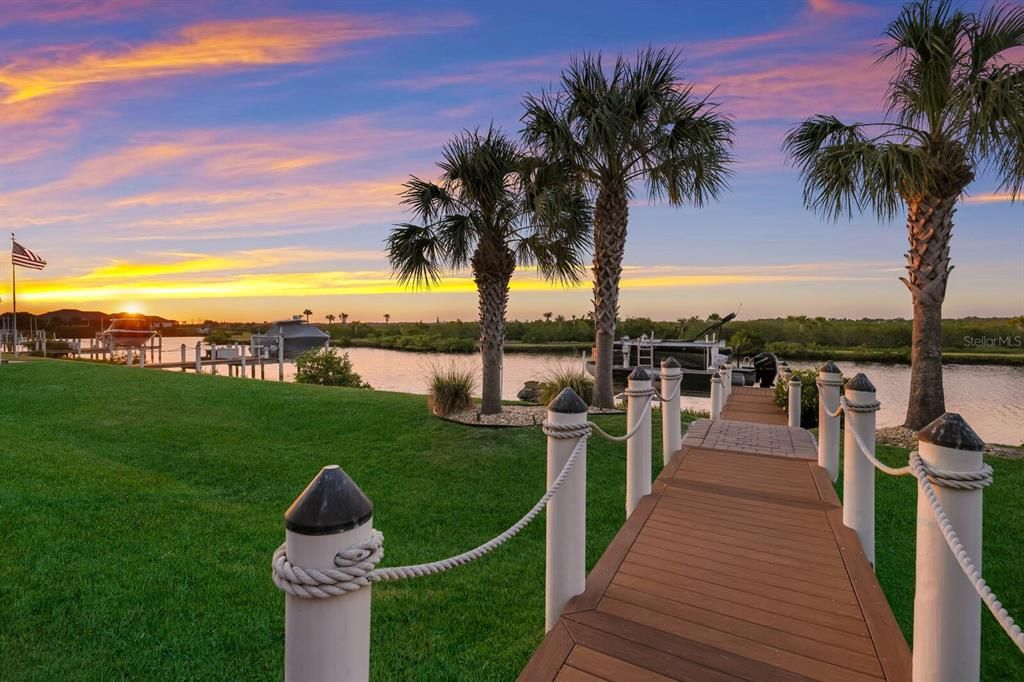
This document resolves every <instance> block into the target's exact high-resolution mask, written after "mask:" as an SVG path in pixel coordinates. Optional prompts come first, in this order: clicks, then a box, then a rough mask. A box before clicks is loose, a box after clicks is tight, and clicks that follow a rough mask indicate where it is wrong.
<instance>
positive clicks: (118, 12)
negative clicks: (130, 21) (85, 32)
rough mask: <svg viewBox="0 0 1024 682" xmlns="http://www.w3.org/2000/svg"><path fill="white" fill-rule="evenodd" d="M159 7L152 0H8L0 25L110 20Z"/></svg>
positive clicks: (6, 0)
mask: <svg viewBox="0 0 1024 682" xmlns="http://www.w3.org/2000/svg"><path fill="white" fill-rule="evenodd" d="M157 7H159V4H158V3H153V2H152V0H22V1H21V2H19V1H18V0H5V2H4V6H3V12H2V13H0V25H4V24H15V23H57V22H62V21H110V20H116V19H123V18H126V17H129V16H133V15H135V14H138V13H139V12H141V11H142V10H145V9H146V8H157Z"/></svg>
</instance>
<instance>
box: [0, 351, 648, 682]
mask: <svg viewBox="0 0 1024 682" xmlns="http://www.w3.org/2000/svg"><path fill="white" fill-rule="evenodd" d="M599 421H600V423H601V424H602V425H603V426H606V427H607V428H609V429H611V430H613V431H615V432H621V431H623V430H624V427H625V418H624V417H622V416H612V417H603V418H601V419H600V420H599ZM654 432H655V433H654V437H655V446H654V447H655V457H654V459H655V460H656V461H657V462H660V460H661V457H660V455H659V454H658V453H659V452H660V440H659V439H658V436H659V432H660V429H657V428H655V429H654ZM0 433H2V434H3V438H2V439H0V478H2V480H3V484H2V485H0V542H2V547H3V553H2V555H0V604H2V607H0V614H2V616H3V617H2V619H0V651H2V652H3V663H2V664H0V668H2V671H3V672H2V674H0V678H3V679H4V680H23V679H32V680H51V679H56V678H60V677H65V678H70V679H95V680H109V679H118V678H130V679H175V680H182V679H202V680H211V679H224V680H229V679H230V680H235V679H239V678H246V679H268V680H270V679H274V680H276V679H280V678H281V676H282V669H283V656H284V650H283V643H284V597H283V595H282V594H281V593H280V592H278V590H277V589H276V588H275V587H274V585H273V583H272V582H271V580H270V557H271V554H272V553H273V551H274V549H275V548H276V547H277V546H278V544H280V543H281V542H282V541H283V539H284V526H283V518H282V516H283V514H284V511H285V509H287V507H288V505H289V504H290V503H291V502H292V500H293V499H294V498H295V497H296V496H297V495H298V493H299V492H301V491H302V489H303V488H304V487H305V485H306V484H307V483H308V482H309V481H310V479H312V478H313V476H315V475H316V473H317V471H318V470H319V469H320V467H321V466H323V465H324V464H330V463H337V464H340V465H341V466H342V467H343V468H344V469H345V470H346V471H347V472H348V473H349V474H350V475H351V476H352V478H353V479H354V480H355V481H356V482H357V483H358V484H359V485H360V486H361V487H362V488H363V490H365V491H366V493H367V495H369V496H370V498H371V499H372V500H373V501H374V503H375V505H376V509H375V519H374V521H375V525H376V526H377V527H378V528H379V529H380V530H381V531H383V532H384V534H385V536H386V538H387V539H386V542H385V560H384V561H385V563H386V564H388V565H398V564H407V563H417V562H422V561H429V560H433V559H439V558H443V557H446V556H449V555H451V554H455V553H457V552H460V551H463V550H466V549H469V548H471V547H474V546H476V545H477V544H479V543H480V542H483V541H485V540H487V539H490V538H491V537H492V536H494V535H496V534H497V533H499V532H500V531H502V530H504V529H505V528H506V527H508V526H509V525H511V524H512V523H513V522H514V521H515V520H517V519H518V518H519V517H520V516H521V515H522V514H523V513H525V512H526V510H527V509H529V508H530V506H532V505H533V503H534V502H535V501H536V499H537V498H538V497H539V496H540V495H541V494H542V493H543V491H544V488H545V481H544V479H545V457H546V455H545V444H544V443H545V440H544V436H543V434H541V433H540V432H539V431H538V430H533V429H529V430H523V429H506V430H490V429H476V428H471V427H464V426H459V425H456V424H451V423H448V422H444V421H441V420H438V419H434V418H432V417H430V416H429V415H428V412H427V406H426V398H424V397H422V396H412V395H403V394H394V393H384V392H379V391H359V390H355V389H340V388H323V387H317V386H300V385H294V384H279V383H277V382H259V381H244V380H238V379H228V378H225V377H213V376H199V377H197V376H195V375H191V374H190V375H184V374H178V373H171V372H156V371H141V370H138V369H128V368H123V367H109V366H102V365H94V364H86V363H76V362H59V361H35V362H28V363H24V364H12V365H5V366H3V367H2V368H0ZM590 453H591V455H590V457H589V461H588V510H587V518H588V561H589V563H590V565H593V563H594V562H596V560H597V559H598V557H599V556H600V554H601V552H602V551H603V550H604V548H605V547H606V546H607V544H608V543H609V542H610V540H611V538H612V537H613V536H614V534H615V533H616V532H617V531H618V529H619V527H620V525H621V524H622V522H623V518H624V514H625V511H624V508H623V505H624V499H625V455H624V446H622V445H618V444H612V443H607V442H605V441H601V440H597V439H595V440H594V441H592V443H591V445H590ZM658 468H659V469H660V467H658ZM373 589H374V610H373V674H374V677H375V678H376V679H380V680H384V679H388V680H390V679H424V680H431V679H436V680H442V679H443V680H452V679H463V680H488V679H493V680H499V679H511V678H513V677H515V675H516V674H517V673H518V672H519V670H520V669H521V668H522V666H523V665H524V664H525V663H526V661H527V660H528V659H529V657H530V655H531V654H532V652H533V650H534V649H535V648H536V646H537V645H538V644H539V642H540V640H541V638H542V636H543V629H544V520H543V516H542V517H539V518H538V519H537V520H536V521H535V522H534V523H533V524H531V526H529V527H528V528H527V529H526V530H525V531H524V532H523V533H522V534H521V535H519V536H518V537H516V538H515V539H513V540H512V541H511V542H510V543H509V544H508V545H506V546H505V547H503V548H501V549H499V550H497V551H495V552H494V553H493V554H491V555H489V556H487V557H485V558H484V559H481V560H480V561H477V562H475V563H473V564H470V565H469V566H465V567H462V568H459V569H457V570H455V571H452V572H450V573H447V574H444V575H441V576H434V577H428V578H420V579H417V580H413V581H406V582H400V583H390V584H382V585H377V586H375V587H374V588H373Z"/></svg>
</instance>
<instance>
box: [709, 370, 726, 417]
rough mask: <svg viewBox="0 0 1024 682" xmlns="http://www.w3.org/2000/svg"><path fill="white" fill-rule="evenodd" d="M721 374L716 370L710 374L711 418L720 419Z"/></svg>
mask: <svg viewBox="0 0 1024 682" xmlns="http://www.w3.org/2000/svg"><path fill="white" fill-rule="evenodd" d="M723 402H724V400H723V397H722V374H721V372H719V371H718V370H715V373H714V374H712V375H711V418H712V419H720V418H721V416H722V403H723Z"/></svg>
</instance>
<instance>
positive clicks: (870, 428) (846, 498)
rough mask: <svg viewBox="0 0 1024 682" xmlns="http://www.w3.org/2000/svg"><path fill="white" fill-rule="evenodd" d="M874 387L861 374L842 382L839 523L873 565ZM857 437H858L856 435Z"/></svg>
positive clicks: (876, 403) (876, 405)
mask: <svg viewBox="0 0 1024 682" xmlns="http://www.w3.org/2000/svg"><path fill="white" fill-rule="evenodd" d="M877 411H878V401H877V400H875V387H874V386H873V385H872V383H871V382H870V381H869V380H868V378H867V377H866V376H864V375H863V374H857V375H856V376H855V377H853V378H852V379H850V381H849V382H847V384H846V430H845V431H844V433H843V452H844V457H843V524H844V525H846V526H847V527H848V528H852V529H853V530H854V531H855V532H856V533H857V537H859V538H860V544H861V547H863V548H864V555H865V556H866V557H867V559H868V561H869V562H871V565H872V566H874V565H875V465H874V464H873V463H872V462H871V461H870V460H869V459H868V458H867V457H866V456H865V455H864V452H863V450H862V449H861V447H860V444H859V442H858V441H860V442H863V443H864V449H866V450H868V451H869V452H870V454H871V455H874V454H875V412H877ZM858 436H859V438H858Z"/></svg>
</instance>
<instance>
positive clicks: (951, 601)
mask: <svg viewBox="0 0 1024 682" xmlns="http://www.w3.org/2000/svg"><path fill="white" fill-rule="evenodd" d="M917 437H918V454H920V455H921V460H922V461H923V462H924V463H925V464H926V465H928V466H929V467H932V468H934V469H943V470H946V471H956V472H963V473H977V474H983V473H984V471H985V463H984V460H983V458H982V453H983V451H984V449H985V443H984V442H982V440H981V438H979V437H978V434H976V433H975V432H974V430H973V429H972V428H971V427H970V426H968V425H967V422H965V421H964V419H963V417H961V416H960V415H959V414H955V413H952V412H947V413H945V414H944V415H942V416H941V417H939V418H938V419H936V420H935V421H933V422H932V423H931V424H929V425H928V426H926V427H924V429H922V430H921V431H919V432H918V434H917ZM985 485H988V483H987V482H982V481H979V483H978V487H971V488H968V489H959V488H951V487H946V486H944V485H942V483H941V482H940V481H933V482H932V488H933V489H934V491H935V496H936V497H937V498H938V501H939V503H940V504H941V505H942V508H943V509H944V510H945V512H946V518H947V519H948V521H949V523H950V524H951V525H952V527H953V529H954V530H955V531H956V533H957V535H958V536H959V538H960V543H961V544H962V545H963V548H964V551H965V552H966V553H967V555H968V556H969V557H970V558H971V559H972V560H973V561H974V565H975V567H976V568H977V569H978V571H979V572H980V571H981V551H982V550H981V536H982V533H981V531H982V514H981V510H982V488H983V487H984V486H985ZM913 657H914V658H913V666H912V669H913V671H914V672H913V675H914V680H915V682H976V681H977V680H978V677H979V674H980V671H981V599H980V598H979V597H978V593H977V592H976V591H975V590H974V586H973V585H972V584H971V582H970V580H968V579H967V576H966V575H964V572H963V569H962V568H961V567H960V564H959V563H958V562H957V560H956V557H955V556H954V555H953V553H952V552H951V551H950V550H949V546H948V545H947V544H946V541H945V539H944V538H943V536H942V530H941V529H940V527H939V524H938V522H937V521H936V519H935V513H934V512H933V511H932V508H931V505H930V504H929V502H928V499H927V498H926V497H925V494H924V492H923V491H922V490H921V487H920V486H918V489H917V566H916V585H915V588H914V649H913Z"/></svg>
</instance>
